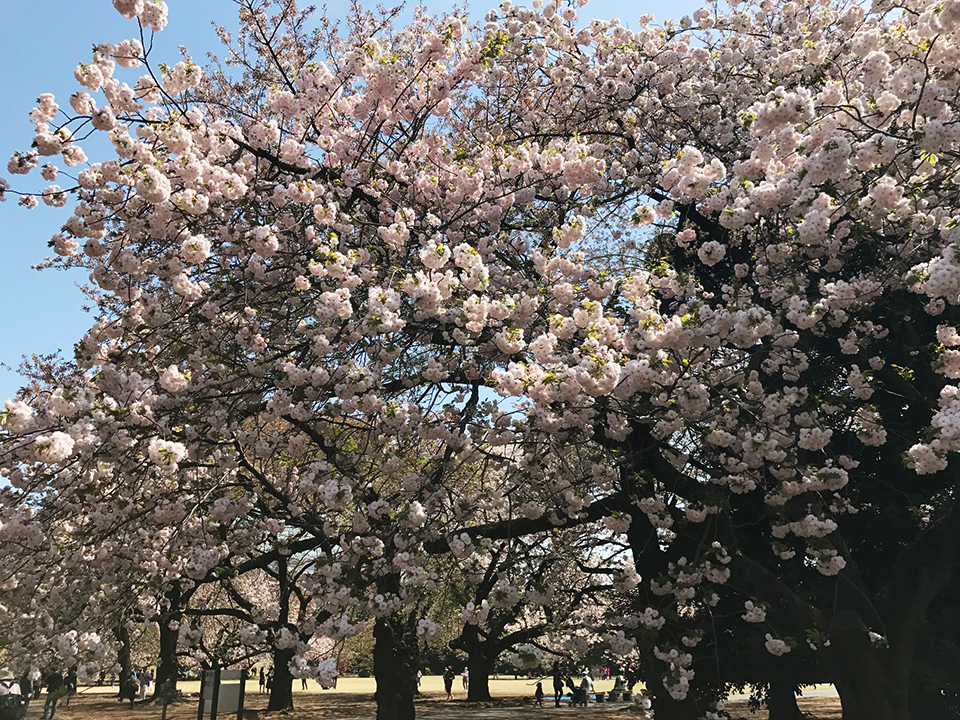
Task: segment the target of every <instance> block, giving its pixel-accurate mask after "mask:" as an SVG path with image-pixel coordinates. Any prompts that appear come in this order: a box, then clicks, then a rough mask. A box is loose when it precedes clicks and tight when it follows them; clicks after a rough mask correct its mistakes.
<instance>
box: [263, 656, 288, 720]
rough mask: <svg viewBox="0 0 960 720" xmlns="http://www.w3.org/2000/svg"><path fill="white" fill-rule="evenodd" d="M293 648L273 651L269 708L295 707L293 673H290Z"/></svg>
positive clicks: (285, 708) (274, 709)
mask: <svg viewBox="0 0 960 720" xmlns="http://www.w3.org/2000/svg"><path fill="white" fill-rule="evenodd" d="M293 654H294V653H293V649H289V648H288V649H284V650H278V649H276V648H274V651H273V683H272V684H271V686H270V701H269V703H268V704H267V710H269V711H276V710H292V709H293V675H291V674H290V661H291V660H293Z"/></svg>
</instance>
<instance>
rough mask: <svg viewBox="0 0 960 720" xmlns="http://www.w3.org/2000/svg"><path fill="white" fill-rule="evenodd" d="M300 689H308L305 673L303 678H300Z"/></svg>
mask: <svg viewBox="0 0 960 720" xmlns="http://www.w3.org/2000/svg"><path fill="white" fill-rule="evenodd" d="M300 689H301V690H306V689H307V676H306V675H304V676H303V677H302V678H300Z"/></svg>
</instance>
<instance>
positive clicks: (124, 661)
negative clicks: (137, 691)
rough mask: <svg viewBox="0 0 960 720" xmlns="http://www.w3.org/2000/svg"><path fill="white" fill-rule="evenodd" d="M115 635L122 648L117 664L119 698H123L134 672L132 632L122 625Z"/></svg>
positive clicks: (119, 649)
mask: <svg viewBox="0 0 960 720" xmlns="http://www.w3.org/2000/svg"><path fill="white" fill-rule="evenodd" d="M113 634H114V636H116V638H117V642H118V643H120V647H119V648H118V649H117V664H118V665H119V666H120V682H119V686H120V689H119V690H118V692H117V697H120V698H122V697H123V691H124V690H125V689H126V687H127V683H128V682H129V681H130V673H131V671H132V670H133V661H132V660H131V659H130V631H129V630H128V629H127V626H126V625H120V626H119V627H117V628H115V629H114V631H113Z"/></svg>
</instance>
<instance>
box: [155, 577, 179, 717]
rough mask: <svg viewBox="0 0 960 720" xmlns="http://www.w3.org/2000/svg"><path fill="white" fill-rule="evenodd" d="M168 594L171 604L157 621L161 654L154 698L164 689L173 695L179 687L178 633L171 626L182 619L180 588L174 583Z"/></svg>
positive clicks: (158, 660) (158, 661) (158, 657)
mask: <svg viewBox="0 0 960 720" xmlns="http://www.w3.org/2000/svg"><path fill="white" fill-rule="evenodd" d="M166 596H167V601H168V602H169V603H170V606H169V607H168V608H167V609H166V611H165V612H162V613H161V614H160V620H159V622H158V623H157V624H158V626H159V629H160V654H159V655H158V656H157V677H156V678H155V682H154V684H153V697H154V699H158V698H159V697H160V694H161V693H162V692H163V691H164V690H167V691H168V692H170V693H171V695H172V694H173V693H174V692H175V691H176V689H177V680H178V678H179V676H180V664H179V662H178V661H177V636H178V633H177V631H176V630H172V629H171V628H170V623H171V622H179V620H180V619H181V613H180V588H179V587H178V586H176V585H174V586H173V587H172V588H171V589H170V590H169V591H168V592H167V593H166Z"/></svg>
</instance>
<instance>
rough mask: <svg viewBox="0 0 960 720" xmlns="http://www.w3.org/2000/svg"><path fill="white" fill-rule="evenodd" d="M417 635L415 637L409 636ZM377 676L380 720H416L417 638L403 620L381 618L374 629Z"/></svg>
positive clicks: (375, 671) (374, 657) (374, 669)
mask: <svg viewBox="0 0 960 720" xmlns="http://www.w3.org/2000/svg"><path fill="white" fill-rule="evenodd" d="M411 634H413V637H412V638H410V637H409V636H410V635H411ZM373 639H374V646H373V675H374V677H375V678H376V681H377V696H376V697H377V720H414V718H415V717H416V710H415V709H414V706H413V697H414V690H415V689H416V686H417V680H416V667H415V663H416V650H415V649H414V648H415V646H416V642H417V640H416V634H415V633H410V632H409V630H408V628H406V627H405V624H404V621H403V617H402V616H400V615H394V616H393V617H390V618H378V619H377V622H376V624H375V625H374V626H373Z"/></svg>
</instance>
